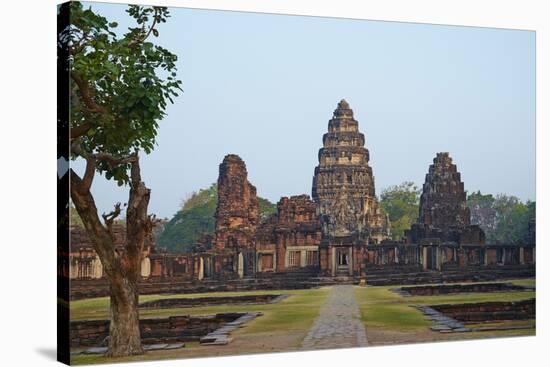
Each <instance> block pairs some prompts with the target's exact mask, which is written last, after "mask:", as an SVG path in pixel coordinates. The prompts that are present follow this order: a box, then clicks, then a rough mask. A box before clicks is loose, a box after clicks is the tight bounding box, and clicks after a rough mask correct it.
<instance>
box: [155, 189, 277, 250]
mask: <svg viewBox="0 0 550 367" xmlns="http://www.w3.org/2000/svg"><path fill="white" fill-rule="evenodd" d="M258 202H259V206H260V218H261V219H265V218H267V217H268V216H269V215H270V214H272V213H274V212H275V211H276V210H277V206H276V205H275V204H273V203H271V202H270V201H269V200H267V199H264V198H260V197H259V198H258ZM217 204H218V185H217V184H212V185H211V186H210V187H208V188H206V189H201V190H199V191H198V192H194V193H192V194H191V195H190V196H189V197H188V198H187V199H185V200H184V201H183V203H182V206H181V210H180V211H179V212H177V213H176V215H175V216H174V217H173V218H172V219H171V220H170V221H169V222H168V223H166V225H165V226H164V230H163V231H162V233H161V234H160V236H159V238H158V244H159V245H160V246H162V247H165V248H166V249H167V250H168V251H170V252H188V251H191V249H192V248H193V245H194V244H195V243H196V242H197V241H198V240H199V239H200V238H201V237H203V236H204V235H211V234H213V233H214V226H215V224H216V221H215V219H214V215H215V213H216V205H217Z"/></svg>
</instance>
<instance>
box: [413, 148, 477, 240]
mask: <svg viewBox="0 0 550 367" xmlns="http://www.w3.org/2000/svg"><path fill="white" fill-rule="evenodd" d="M405 235H406V236H407V240H408V242H412V243H417V242H418V241H421V240H423V239H439V240H441V241H451V242H458V243H471V244H480V243H484V242H485V234H484V233H483V231H482V230H481V229H480V228H479V226H476V225H470V209H469V208H468V206H467V205H466V192H465V191H464V183H463V182H462V181H461V180H460V172H458V171H457V168H456V165H455V164H453V160H452V159H451V157H450V156H449V153H447V152H443V153H437V155H436V157H435V158H434V160H433V164H432V165H430V168H429V171H428V173H427V174H426V181H425V182H424V186H423V187H422V195H421V196H420V208H419V215H418V220H417V222H416V223H414V224H413V225H412V226H411V229H410V230H409V231H406V233H405Z"/></svg>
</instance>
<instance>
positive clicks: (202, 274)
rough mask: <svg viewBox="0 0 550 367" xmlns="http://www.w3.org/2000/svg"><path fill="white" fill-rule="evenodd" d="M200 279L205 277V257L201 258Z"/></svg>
mask: <svg viewBox="0 0 550 367" xmlns="http://www.w3.org/2000/svg"><path fill="white" fill-rule="evenodd" d="M197 278H198V279H199V280H202V278H204V260H203V258H202V257H201V258H199V274H198V276H197Z"/></svg>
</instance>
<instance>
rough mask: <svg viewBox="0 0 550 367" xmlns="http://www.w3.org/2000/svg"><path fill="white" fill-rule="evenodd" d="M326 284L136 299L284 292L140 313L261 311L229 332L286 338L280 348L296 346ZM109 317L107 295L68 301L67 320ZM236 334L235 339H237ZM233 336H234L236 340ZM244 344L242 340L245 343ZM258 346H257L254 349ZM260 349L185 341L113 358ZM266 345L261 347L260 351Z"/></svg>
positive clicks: (94, 358) (77, 359) (81, 360)
mask: <svg viewBox="0 0 550 367" xmlns="http://www.w3.org/2000/svg"><path fill="white" fill-rule="evenodd" d="M329 291H330V288H329V287H323V288H317V289H304V290H270V291H250V292H223V293H202V294H189V295H183V294H180V295H147V296H141V297H140V301H142V302H143V301H149V300H154V299H164V298H175V297H204V296H208V297H211V296H219V295H221V296H237V295H246V294H248V295H251V294H288V295H289V297H287V298H285V299H283V300H282V301H280V302H278V303H273V304H263V305H221V306H210V307H189V308H172V309H162V310H141V311H140V317H141V318H147V317H165V316H172V315H212V314H215V313H221V312H247V311H261V312H263V315H262V316H260V317H258V318H256V319H254V320H252V321H250V322H249V323H247V324H246V325H245V327H243V328H240V329H238V330H236V331H235V332H233V333H232V336H234V337H238V338H241V339H243V340H262V339H265V340H266V341H267V343H266V344H270V343H269V338H278V337H279V339H280V338H281V337H283V338H284V336H285V335H289V337H288V338H286V339H284V340H283V341H279V343H281V344H280V347H279V348H280V349H281V350H290V349H292V348H297V347H298V346H299V344H300V342H301V340H302V339H303V337H304V336H305V335H306V333H307V332H308V331H309V329H310V327H311V325H312V324H313V321H314V320H315V318H316V317H317V315H318V314H319V308H320V306H321V305H322V304H323V303H324V302H325V299H326V298H327V296H328V294H329ZM108 317H109V299H108V298H107V297H104V298H96V299H87V300H79V301H75V302H71V320H82V319H107V318H108ZM238 338H237V339H238ZM237 339H236V340H237ZM245 344H246V343H245ZM258 348H260V349H258ZM259 351H261V346H254V347H253V348H252V349H250V350H247V349H246V346H244V348H243V347H242V346H239V345H238V343H237V342H235V341H234V342H233V343H230V344H229V345H227V346H223V349H222V348H220V347H208V346H207V347H205V346H200V345H199V344H198V343H186V347H185V348H183V349H181V350H173V351H158V352H149V353H146V354H145V355H143V356H136V357H128V358H122V359H117V360H116V361H117V362H126V361H137V360H149V359H165V358H182V357H195V356H213V355H216V354H218V353H220V354H236V353H247V352H248V353H254V352H259ZM266 351H269V349H267V350H264V352H266ZM71 362H72V363H74V364H91V363H105V362H113V360H112V359H107V358H105V357H103V356H99V355H79V356H74V357H72V358H71Z"/></svg>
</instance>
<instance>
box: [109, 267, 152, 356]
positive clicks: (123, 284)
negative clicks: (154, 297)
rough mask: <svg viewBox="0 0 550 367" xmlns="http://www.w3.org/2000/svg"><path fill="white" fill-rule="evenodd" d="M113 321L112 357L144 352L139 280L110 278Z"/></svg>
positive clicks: (111, 332) (110, 333)
mask: <svg viewBox="0 0 550 367" xmlns="http://www.w3.org/2000/svg"><path fill="white" fill-rule="evenodd" d="M110 290H111V323H110V326H109V351H108V353H107V355H108V356H110V357H123V356H130V355H135V354H143V348H142V347H141V333H140V330H139V312H138V297H139V293H138V288H137V282H134V281H131V280H130V279H128V278H125V277H122V276H116V277H115V279H110Z"/></svg>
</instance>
